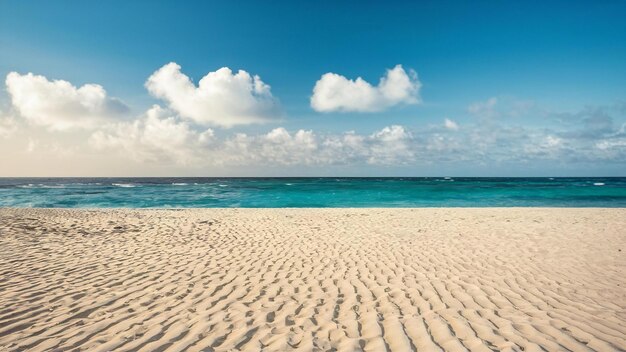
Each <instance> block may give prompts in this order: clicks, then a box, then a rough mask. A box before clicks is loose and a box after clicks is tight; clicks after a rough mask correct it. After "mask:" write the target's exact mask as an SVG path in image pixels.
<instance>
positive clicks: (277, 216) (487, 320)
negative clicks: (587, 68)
mask: <svg viewBox="0 0 626 352" xmlns="http://www.w3.org/2000/svg"><path fill="white" fill-rule="evenodd" d="M625 228H626V208H554V207H545V208H544V207H511V208H507V207H504V208H503V207H498V208H491V207H486V208H480V207H474V208H465V207H463V208H460V207H459V208H457V207H453V208H173V209H163V208H158V209H155V208H0V247H1V248H3V251H2V253H0V349H2V348H4V349H6V350H8V351H18V350H24V349H28V350H33V351H37V350H51V349H57V348H58V349H62V350H66V349H67V350H74V349H78V350H90V351H99V350H101V351H105V350H120V351H124V350H146V351H149V350H165V351H178V350H189V351H201V350H205V351H206V350H215V351H229V350H233V349H237V350H247V351H255V350H260V349H263V350H268V351H271V350H275V351H284V350H304V351H307V350H315V349H321V350H328V349H332V348H334V349H337V350H339V351H352V350H374V351H375V350H380V349H383V350H384V349H385V348H387V349H389V350H393V351H404V350H415V349H417V350H437V349H444V350H453V351H454V350H464V349H470V350H478V351H480V350H489V349H494V348H495V349H499V350H521V349H524V350H525V351H536V350H537V351H538V350H541V349H546V350H559V349H570V350H585V349H594V350H620V349H622V350H623V349H626V337H625V336H626V314H625V313H624V312H625V311H626V277H624V275H623V274H622V273H623V272H626V256H625V255H624V254H625V252H626V233H625V232H624V230H623V229H625Z"/></svg>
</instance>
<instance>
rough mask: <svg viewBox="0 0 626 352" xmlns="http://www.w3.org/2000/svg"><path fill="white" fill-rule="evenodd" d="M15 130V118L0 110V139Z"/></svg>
mask: <svg viewBox="0 0 626 352" xmlns="http://www.w3.org/2000/svg"><path fill="white" fill-rule="evenodd" d="M16 130H17V123H16V121H15V118H14V117H13V116H11V115H8V114H6V113H4V112H2V110H0V137H8V136H10V135H12V134H13V132H15V131H16Z"/></svg>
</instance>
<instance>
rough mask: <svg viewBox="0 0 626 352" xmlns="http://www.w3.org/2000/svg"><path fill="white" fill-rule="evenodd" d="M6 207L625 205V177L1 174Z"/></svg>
mask: <svg viewBox="0 0 626 352" xmlns="http://www.w3.org/2000/svg"><path fill="white" fill-rule="evenodd" d="M0 207H45V208H222V207H225V208H228V207H245V208H257V207H259V208H261V207H263V208H279V207H296V208H300V207H626V177H595V178H578V177H576V178H569V177H568V178H560V177H542V178H474V177H472V178H468V177H391V178H342V177H332V178H328V177H323V178H309V177H305V178H169V177H168V178H0Z"/></svg>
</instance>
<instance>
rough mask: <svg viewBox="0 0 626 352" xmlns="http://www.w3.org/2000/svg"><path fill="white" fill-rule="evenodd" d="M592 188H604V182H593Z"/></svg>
mask: <svg viewBox="0 0 626 352" xmlns="http://www.w3.org/2000/svg"><path fill="white" fill-rule="evenodd" d="M593 185H594V186H604V182H595V183H594V184H593Z"/></svg>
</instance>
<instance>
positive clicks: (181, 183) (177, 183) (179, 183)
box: [172, 182, 189, 186]
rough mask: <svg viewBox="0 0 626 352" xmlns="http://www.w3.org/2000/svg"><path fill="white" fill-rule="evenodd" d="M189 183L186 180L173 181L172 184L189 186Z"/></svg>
mask: <svg viewBox="0 0 626 352" xmlns="http://www.w3.org/2000/svg"><path fill="white" fill-rule="evenodd" d="M187 185H189V184H188V183H185V182H172V186H187Z"/></svg>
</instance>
